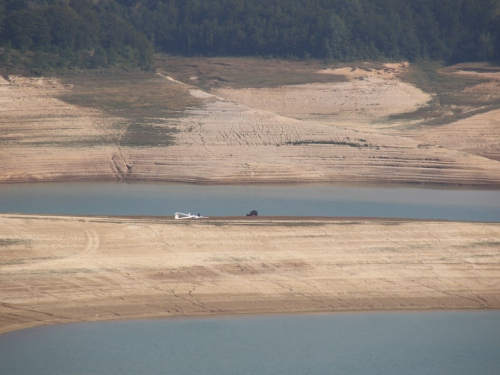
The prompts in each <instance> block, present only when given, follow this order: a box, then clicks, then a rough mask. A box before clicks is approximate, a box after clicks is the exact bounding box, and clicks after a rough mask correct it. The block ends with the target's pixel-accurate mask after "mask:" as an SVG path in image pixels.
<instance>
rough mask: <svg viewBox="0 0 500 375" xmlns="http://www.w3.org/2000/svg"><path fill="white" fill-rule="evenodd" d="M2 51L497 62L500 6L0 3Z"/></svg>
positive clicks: (148, 57)
mask: <svg viewBox="0 0 500 375" xmlns="http://www.w3.org/2000/svg"><path fill="white" fill-rule="evenodd" d="M0 46H2V47H3V49H4V52H3V57H2V60H3V61H4V63H5V60H6V57H5V56H4V55H5V54H6V52H5V51H7V52H9V51H11V49H16V50H19V51H21V52H22V53H25V52H30V53H32V55H33V56H34V58H33V63H34V64H35V65H36V64H41V65H43V64H45V65H48V66H53V67H71V66H78V67H106V66H113V65H117V64H123V65H126V66H130V67H148V66H149V65H150V64H151V63H152V60H153V53H154V51H155V50H156V51H157V52H165V53H175V54H184V55H205V56H264V57H288V58H320V59H327V60H332V61H333V60H335V61H351V60H382V59H387V60H389V59H390V60H395V59H405V60H410V61H418V60H440V61H444V62H448V63H454V62H461V61H492V60H497V59H500V0H308V1H305V0H273V1H269V0H0ZM8 57H9V56H7V58H8Z"/></svg>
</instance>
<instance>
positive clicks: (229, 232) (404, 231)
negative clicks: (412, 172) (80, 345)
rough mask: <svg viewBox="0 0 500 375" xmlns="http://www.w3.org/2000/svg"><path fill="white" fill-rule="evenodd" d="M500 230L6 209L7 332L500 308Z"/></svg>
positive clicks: (2, 231)
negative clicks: (119, 322)
mask: <svg viewBox="0 0 500 375" xmlns="http://www.w3.org/2000/svg"><path fill="white" fill-rule="evenodd" d="M499 246H500V223H466V222H445V221H442V222H436V221H411V220H399V219H392V220H385V219H372V220H366V219H353V218H348V219H332V218H330V219H328V218H309V219H300V218H289V219H287V218H251V219H247V218H217V219H208V220H206V221H204V220H196V221H182V220H181V221H179V220H174V219H173V218H160V217H128V218H127V217H73V216H71V217H70V216H36V215H17V214H1V215H0V332H6V331H11V330H15V329H21V328H26V327H32V326H37V325H45V324H55V323H68V322H81V321H98V320H108V319H129V318H147V317H171V316H185V315H190V316H193V315H209V314H211V315H213V314H248V313H285V312H286V313H300V312H313V311H314V312H332V311H347V310H387V309H485V308H499V307H500V282H499V280H500V252H499V251H498V249H499Z"/></svg>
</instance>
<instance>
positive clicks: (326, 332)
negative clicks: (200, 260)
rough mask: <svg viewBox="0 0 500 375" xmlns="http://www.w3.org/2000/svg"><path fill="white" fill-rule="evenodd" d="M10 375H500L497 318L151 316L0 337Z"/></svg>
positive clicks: (492, 314) (0, 363)
mask: <svg viewBox="0 0 500 375" xmlns="http://www.w3.org/2000/svg"><path fill="white" fill-rule="evenodd" d="M0 369H1V370H2V373H5V374H11V375H17V374H33V375H37V374H49V373H50V374H53V375H58V374H64V375H71V374H73V375H80V374H81V375H84V374H108V375H114V374H121V375H124V374H145V375H148V374H206V375H211V374H218V375H225V374H227V375H229V374H231V375H233V374H242V375H246V374H263V375H266V374H290V375H293V374H301V375H302V374H321V375H322V374H333V373H339V374H363V375H366V374H387V375H391V374H394V375H395V374H398V375H399V374H482V375H490V374H491V375H493V374H495V375H496V374H498V373H500V311H451V312H450V311H446V312H404V313H397V312H385V313H380V312H373V313H342V314H320V315H318V314H313V315H280V316H275V315H273V316H262V315H261V316H245V317H218V318H190V319H155V320H139V321H114V322H99V323H78V324H67V325H58V326H48V327H37V328H32V329H26V330H22V331H17V332H11V333H7V334H4V335H0Z"/></svg>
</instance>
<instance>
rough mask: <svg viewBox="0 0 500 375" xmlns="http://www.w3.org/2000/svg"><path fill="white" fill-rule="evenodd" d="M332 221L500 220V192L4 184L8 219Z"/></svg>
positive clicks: (2, 203) (1, 201)
mask: <svg viewBox="0 0 500 375" xmlns="http://www.w3.org/2000/svg"><path fill="white" fill-rule="evenodd" d="M251 210H257V211H258V213H259V215H262V216H329V217H390V218H416V219H446V220H463V221H494V222H498V221H500V190H466V189H436V188H432V189H431V188H416V187H415V188H414V187H362V186H357V187H347V186H331V185H286V186H283V185H246V186H199V185H184V184H146V183H102V182H101V183H39V184H12V185H0V212H4V213H5V212H9V213H12V212H15V213H39V214H43V213H47V214H72V215H79V214H82V215H152V216H157V215H167V216H169V215H173V214H174V212H176V211H180V212H185V213H188V212H191V213H201V214H202V215H206V216H240V215H241V216H243V215H245V214H246V213H247V212H249V211H251Z"/></svg>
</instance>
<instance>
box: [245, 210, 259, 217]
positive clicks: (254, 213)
mask: <svg viewBox="0 0 500 375" xmlns="http://www.w3.org/2000/svg"><path fill="white" fill-rule="evenodd" d="M247 216H257V211H255V210H252V211H250V212H249V213H247Z"/></svg>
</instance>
